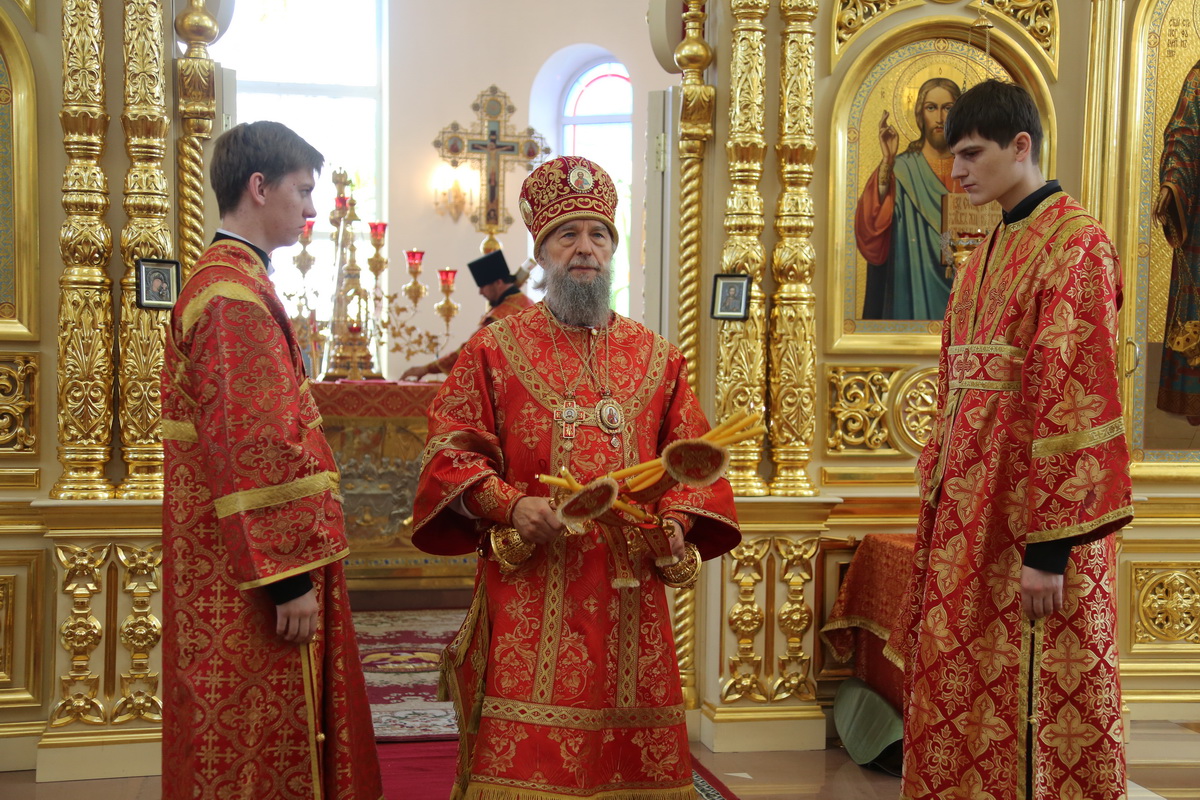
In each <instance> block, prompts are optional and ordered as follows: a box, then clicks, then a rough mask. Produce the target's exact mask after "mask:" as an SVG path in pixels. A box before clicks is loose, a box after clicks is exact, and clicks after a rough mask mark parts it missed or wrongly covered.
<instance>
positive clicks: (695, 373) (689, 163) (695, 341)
mask: <svg viewBox="0 0 1200 800" xmlns="http://www.w3.org/2000/svg"><path fill="white" fill-rule="evenodd" d="M687 6H688V8H687V11H685V12H684V14H683V25H684V35H683V41H682V42H680V43H679V46H678V47H676V48H675V63H676V65H678V66H679V68H680V69H682V70H683V86H682V89H683V108H682V109H681V110H680V114H679V164H680V169H679V172H680V180H679V350H680V352H682V353H683V355H684V358H686V359H687V362H688V364H689V366H691V369H690V370H688V383H689V384H691V387H692V390H693V391H694V390H695V389H696V386H697V381H698V379H699V360H700V348H699V344H700V287H701V284H702V283H703V278H704V276H703V274H702V264H701V260H700V225H701V223H702V222H703V221H704V197H703V194H704V150H705V145H706V144H707V142H708V140H709V139H711V138H712V135H713V111H714V103H715V102H716V92H717V90H716V87H714V86H710V85H708V84H706V83H705V82H704V71H705V70H706V69H708V67H709V65H710V64H712V60H713V51H712V47H710V46H709V44H708V42H706V41H705V40H704V21H705V19H706V18H707V16H708V15H707V14H706V13H705V12H704V3H703V2H699V0H689V1H688V4H687Z"/></svg>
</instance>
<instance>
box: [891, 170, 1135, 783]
mask: <svg viewBox="0 0 1200 800" xmlns="http://www.w3.org/2000/svg"><path fill="white" fill-rule="evenodd" d="M1120 300H1121V278H1120V270H1119V268H1118V264H1117V255H1116V252H1115V250H1114V248H1113V246H1112V243H1111V242H1110V241H1109V239H1108V237H1107V236H1106V235H1105V233H1104V231H1103V230H1102V229H1101V228H1100V226H1099V224H1098V223H1097V222H1096V221H1095V220H1094V219H1093V218H1091V217H1090V216H1087V215H1086V213H1085V212H1084V211H1083V209H1082V208H1080V207H1079V205H1078V204H1076V203H1075V201H1073V200H1072V199H1071V198H1070V197H1068V196H1067V195H1065V194H1063V193H1061V192H1057V193H1055V194H1053V195H1051V196H1050V197H1049V198H1047V199H1046V200H1045V201H1044V202H1042V203H1041V204H1040V205H1039V206H1038V207H1037V209H1036V210H1035V211H1034V212H1033V213H1032V214H1030V216H1029V217H1027V218H1026V219H1024V220H1021V221H1018V222H1015V223H1013V224H1011V225H1007V226H1004V225H1001V226H1000V227H999V228H997V230H996V231H995V232H993V234H992V235H991V236H990V237H989V238H988V239H987V240H986V241H985V242H984V243H983V244H982V245H980V246H979V248H978V249H977V250H976V252H975V253H974V254H973V255H972V257H971V259H970V260H969V261H968V262H967V264H966V265H965V266H964V268H963V269H962V270H960V273H959V275H958V276H957V277H956V281H955V287H954V293H953V295H952V296H951V299H950V305H949V307H948V308H947V314H946V325H945V326H944V332H943V337H942V339H943V341H942V357H941V361H940V365H939V374H938V382H939V398H940V402H941V410H940V417H939V419H938V421H937V424H936V427H935V429H934V433H933V435H932V437H931V439H930V441H929V443H928V445H927V446H926V448H925V450H924V452H923V453H922V455H921V458H920V460H919V462H918V477H919V479H920V488H921V493H922V497H923V499H924V502H923V503H922V508H921V514H920V521H919V528H918V534H917V551H916V559H915V567H914V581H913V591H912V595H911V608H909V610H908V620H909V624H908V625H907V626H906V629H905V630H904V632H903V636H904V641H903V644H900V643H899V642H897V641H895V639H894V640H893V642H894V645H896V646H897V647H899V649H900V650H901V652H902V653H903V655H904V656H905V665H906V676H905V690H906V695H907V696H906V701H907V702H906V704H905V726H904V761H905V764H904V781H903V787H902V797H904V798H910V799H911V800H934V798H936V799H937V800H951V798H961V799H962V800H968V799H969V800H1014V799H1015V798H1022V799H1023V798H1026V797H1027V792H1026V784H1027V780H1029V781H1030V783H1031V785H1032V787H1033V795H1032V797H1033V798H1036V800H1060V799H1061V800H1066V799H1067V798H1078V799H1079V800H1116V799H1117V798H1120V797H1123V796H1124V795H1125V791H1126V789H1125V758H1124V751H1123V745H1122V728H1121V713H1120V707H1121V701H1120V687H1119V685H1118V675H1117V645H1116V641H1115V639H1116V630H1117V616H1116V600H1115V585H1114V582H1115V571H1116V569H1115V548H1116V542H1115V537H1114V536H1112V535H1111V534H1112V533H1114V532H1115V531H1116V530H1118V529H1119V528H1120V527H1121V526H1122V525H1124V524H1125V523H1126V522H1128V521H1129V520H1130V518H1131V517H1132V513H1133V508H1132V505H1131V488H1130V479H1129V452H1128V449H1127V446H1126V442H1125V433H1124V425H1123V421H1122V415H1121V404H1120V400H1119V399H1118V396H1117V386H1118V383H1117V352H1116V346H1117V341H1116V333H1115V331H1116V326H1117V309H1118V308H1119V306H1120ZM1067 537H1077V538H1075V545H1074V547H1073V548H1072V551H1071V559H1070V563H1069V564H1068V567H1067V571H1066V575H1065V578H1064V584H1065V592H1064V595H1065V605H1064V607H1063V609H1062V610H1061V611H1060V612H1059V613H1057V614H1052V615H1051V616H1049V617H1046V618H1044V619H1043V620H1040V621H1038V622H1037V623H1034V624H1032V625H1031V624H1030V622H1029V621H1028V620H1026V619H1025V618H1024V617H1023V616H1022V612H1021V564H1022V559H1023V557H1024V554H1025V548H1026V545H1028V544H1031V543H1035V542H1046V541H1052V540H1056V539H1061V538H1067ZM1031 664H1032V667H1031ZM1030 709H1032V714H1031V713H1030ZM1030 748H1032V758H1031V759H1029V760H1028V763H1031V764H1032V769H1033V774H1032V776H1029V775H1028V774H1027V754H1028V753H1029V749H1030Z"/></svg>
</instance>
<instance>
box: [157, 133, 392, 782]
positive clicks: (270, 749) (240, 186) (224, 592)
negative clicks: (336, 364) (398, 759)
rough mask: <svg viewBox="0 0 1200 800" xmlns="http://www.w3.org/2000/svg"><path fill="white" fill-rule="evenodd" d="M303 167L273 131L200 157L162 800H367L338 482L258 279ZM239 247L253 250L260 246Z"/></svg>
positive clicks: (173, 470)
mask: <svg viewBox="0 0 1200 800" xmlns="http://www.w3.org/2000/svg"><path fill="white" fill-rule="evenodd" d="M322 160H323V159H322V158H321V156H320V154H319V153H317V152H316V150H314V149H313V148H312V147H311V146H309V145H308V144H307V143H305V142H304V141H303V140H302V139H300V138H299V137H298V136H296V134H295V133H293V132H292V131H290V130H288V129H287V128H285V127H284V126H282V125H279V124H278V123H271V122H256V123H253V124H252V125H238V126H236V127H235V128H233V129H231V130H230V131H229V132H227V133H226V134H224V135H222V136H221V138H220V139H218V140H217V143H216V145H215V148H214V155H213V184H214V190H215V191H216V194H217V198H218V202H219V203H220V204H221V216H222V226H223V230H222V231H221V232H219V233H218V235H217V238H216V240H215V241H214V242H213V244H212V245H211V246H210V247H209V248H208V250H207V251H206V252H205V253H204V255H202V256H201V258H200V259H199V260H198V261H197V262H196V265H195V267H194V270H193V272H192V274H191V276H190V277H189V279H188V280H187V282H186V284H185V285H184V287H183V290H182V292H181V293H180V297H179V299H178V302H177V303H176V305H175V307H174V309H173V311H172V314H171V324H170V329H169V331H168V332H167V351H166V360H165V371H164V376H163V394H162V397H163V401H162V402H163V421H162V431H163V446H164V473H165V486H166V492H165V497H164V502H163V549H164V551H165V557H164V572H165V576H164V577H165V587H164V595H163V606H164V613H165V617H166V619H165V623H164V628H165V631H164V639H163V680H164V684H165V692H166V704H165V708H164V729H163V781H162V789H163V797H164V798H168V799H169V800H172V799H174V798H178V799H179V800H185V798H186V800H198V799H203V800H226V798H244V800H268V798H270V799H272V800H276V799H277V800H284V799H285V798H286V800H300V799H301V798H305V799H307V798H312V799H313V800H317V799H327V800H379V799H380V798H381V797H382V795H383V792H382V788H381V784H380V778H379V765H378V760H377V758H376V755H375V743H374V733H373V730H372V727H371V718H370V709H369V707H368V705H367V698H366V689H365V686H364V682H363V675H362V665H361V663H360V661H359V656H358V648H357V645H356V643H355V639H354V626H353V623H352V621H351V618H350V606H349V600H348V597H347V595H346V582H345V579H344V577H343V574H342V569H341V565H340V563H339V562H340V561H341V559H343V558H344V557H345V556H346V554H347V552H348V550H347V546H346V537H345V533H344V530H343V523H342V508H341V497H340V495H339V494H338V471H337V466H336V465H335V464H334V460H333V453H332V452H331V450H330V448H329V445H328V444H327V443H326V441H325V437H324V435H323V434H322V433H321V416H320V413H319V412H318V410H317V407H316V405H315V403H314V402H313V398H312V394H311V393H310V392H309V388H308V385H309V382H308V379H307V378H306V377H305V375H304V367H303V362H302V360H301V357H300V349H299V347H298V346H297V344H296V339H295V336H294V335H293V333H292V330H291V326H290V323H289V321H288V316H287V313H286V312H285V311H284V309H283V306H282V305H281V304H280V302H279V300H278V298H277V297H276V295H275V290H274V286H273V285H272V284H271V281H270V279H269V278H268V277H267V263H266V261H267V252H266V251H267V250H273V249H274V248H275V247H279V246H284V245H289V244H294V243H295V242H296V240H297V238H298V236H299V233H300V230H301V228H302V226H303V224H304V221H305V219H306V218H311V217H313V216H315V214H316V212H315V210H314V209H313V207H312V200H311V194H312V189H313V185H314V172H316V171H317V170H319V169H320V166H321V163H322ZM258 244H261V245H262V247H263V248H266V249H260V248H259V247H258Z"/></svg>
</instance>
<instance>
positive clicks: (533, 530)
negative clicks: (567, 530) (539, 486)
mask: <svg viewBox="0 0 1200 800" xmlns="http://www.w3.org/2000/svg"><path fill="white" fill-rule="evenodd" d="M512 524H513V527H514V528H516V529H517V533H519V534H521V538H522V539H524V540H525V541H527V542H532V543H533V544H549V543H550V542H553V541H554V540H555V539H557V538H558V537H559V534H561V533H562V530H563V524H562V521H561V520H559V518H558V516H557V515H556V514H555V513H554V509H552V508H551V507H550V498H548V497H522V498H521V499H520V500H518V501H517V504H516V505H515V506H514V507H513V512H512Z"/></svg>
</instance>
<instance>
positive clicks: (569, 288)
mask: <svg viewBox="0 0 1200 800" xmlns="http://www.w3.org/2000/svg"><path fill="white" fill-rule="evenodd" d="M547 266H548V267H549V269H546V270H545V273H544V274H545V277H544V278H542V280H541V281H540V282H539V283H538V285H537V286H536V288H538V289H543V288H544V289H545V290H546V305H548V306H550V310H551V311H553V312H554V316H556V317H558V321H559V322H562V323H563V324H565V325H574V326H577V327H580V328H601V327H603V326H605V325H606V324H608V317H609V313H610V312H609V307H608V304H609V297H610V294H611V292H612V270H611V269H609V268H604V269H601V271H600V274H599V275H597V276H596V277H595V278H593V279H592V282H591V283H583V282H581V281H577V280H575V279H574V278H572V277H571V275H570V273H569V272H568V271H567V270H566V269H565V268H563V267H560V266H559V265H557V264H548V265H547Z"/></svg>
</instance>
